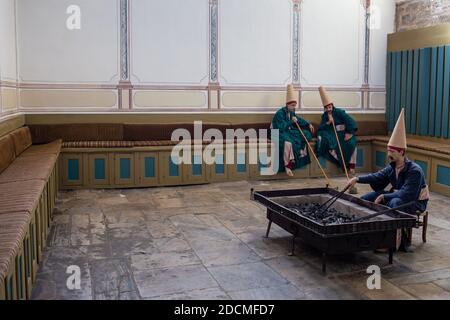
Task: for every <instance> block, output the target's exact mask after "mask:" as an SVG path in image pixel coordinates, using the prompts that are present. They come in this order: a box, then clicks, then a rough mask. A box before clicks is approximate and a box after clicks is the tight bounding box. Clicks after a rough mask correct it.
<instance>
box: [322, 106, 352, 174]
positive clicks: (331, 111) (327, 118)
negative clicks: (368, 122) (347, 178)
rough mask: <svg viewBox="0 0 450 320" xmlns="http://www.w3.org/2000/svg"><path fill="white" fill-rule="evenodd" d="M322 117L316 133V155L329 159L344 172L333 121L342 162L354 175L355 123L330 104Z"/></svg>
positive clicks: (343, 112)
mask: <svg viewBox="0 0 450 320" xmlns="http://www.w3.org/2000/svg"><path fill="white" fill-rule="evenodd" d="M326 107H328V109H327V110H326V111H325V112H324V113H323V115H322V121H321V122H320V126H319V130H318V132H317V137H318V141H317V154H318V155H319V156H322V157H325V158H327V159H329V160H330V161H331V162H333V163H335V164H336V165H338V166H339V167H341V168H342V170H344V168H343V166H342V157H341V152H340V150H339V146H338V143H337V141H336V134H335V132H334V128H333V121H334V125H335V127H336V132H337V135H338V137H339V142H340V144H341V148H342V153H343V156H344V162H345V165H346V167H347V168H348V169H350V173H352V174H354V170H355V166H356V137H355V132H356V130H358V127H357V125H356V122H355V121H354V120H353V118H352V117H350V116H349V115H348V114H347V113H346V112H345V111H344V110H342V109H339V108H336V107H334V105H333V104H332V103H331V104H330V105H328V106H326Z"/></svg>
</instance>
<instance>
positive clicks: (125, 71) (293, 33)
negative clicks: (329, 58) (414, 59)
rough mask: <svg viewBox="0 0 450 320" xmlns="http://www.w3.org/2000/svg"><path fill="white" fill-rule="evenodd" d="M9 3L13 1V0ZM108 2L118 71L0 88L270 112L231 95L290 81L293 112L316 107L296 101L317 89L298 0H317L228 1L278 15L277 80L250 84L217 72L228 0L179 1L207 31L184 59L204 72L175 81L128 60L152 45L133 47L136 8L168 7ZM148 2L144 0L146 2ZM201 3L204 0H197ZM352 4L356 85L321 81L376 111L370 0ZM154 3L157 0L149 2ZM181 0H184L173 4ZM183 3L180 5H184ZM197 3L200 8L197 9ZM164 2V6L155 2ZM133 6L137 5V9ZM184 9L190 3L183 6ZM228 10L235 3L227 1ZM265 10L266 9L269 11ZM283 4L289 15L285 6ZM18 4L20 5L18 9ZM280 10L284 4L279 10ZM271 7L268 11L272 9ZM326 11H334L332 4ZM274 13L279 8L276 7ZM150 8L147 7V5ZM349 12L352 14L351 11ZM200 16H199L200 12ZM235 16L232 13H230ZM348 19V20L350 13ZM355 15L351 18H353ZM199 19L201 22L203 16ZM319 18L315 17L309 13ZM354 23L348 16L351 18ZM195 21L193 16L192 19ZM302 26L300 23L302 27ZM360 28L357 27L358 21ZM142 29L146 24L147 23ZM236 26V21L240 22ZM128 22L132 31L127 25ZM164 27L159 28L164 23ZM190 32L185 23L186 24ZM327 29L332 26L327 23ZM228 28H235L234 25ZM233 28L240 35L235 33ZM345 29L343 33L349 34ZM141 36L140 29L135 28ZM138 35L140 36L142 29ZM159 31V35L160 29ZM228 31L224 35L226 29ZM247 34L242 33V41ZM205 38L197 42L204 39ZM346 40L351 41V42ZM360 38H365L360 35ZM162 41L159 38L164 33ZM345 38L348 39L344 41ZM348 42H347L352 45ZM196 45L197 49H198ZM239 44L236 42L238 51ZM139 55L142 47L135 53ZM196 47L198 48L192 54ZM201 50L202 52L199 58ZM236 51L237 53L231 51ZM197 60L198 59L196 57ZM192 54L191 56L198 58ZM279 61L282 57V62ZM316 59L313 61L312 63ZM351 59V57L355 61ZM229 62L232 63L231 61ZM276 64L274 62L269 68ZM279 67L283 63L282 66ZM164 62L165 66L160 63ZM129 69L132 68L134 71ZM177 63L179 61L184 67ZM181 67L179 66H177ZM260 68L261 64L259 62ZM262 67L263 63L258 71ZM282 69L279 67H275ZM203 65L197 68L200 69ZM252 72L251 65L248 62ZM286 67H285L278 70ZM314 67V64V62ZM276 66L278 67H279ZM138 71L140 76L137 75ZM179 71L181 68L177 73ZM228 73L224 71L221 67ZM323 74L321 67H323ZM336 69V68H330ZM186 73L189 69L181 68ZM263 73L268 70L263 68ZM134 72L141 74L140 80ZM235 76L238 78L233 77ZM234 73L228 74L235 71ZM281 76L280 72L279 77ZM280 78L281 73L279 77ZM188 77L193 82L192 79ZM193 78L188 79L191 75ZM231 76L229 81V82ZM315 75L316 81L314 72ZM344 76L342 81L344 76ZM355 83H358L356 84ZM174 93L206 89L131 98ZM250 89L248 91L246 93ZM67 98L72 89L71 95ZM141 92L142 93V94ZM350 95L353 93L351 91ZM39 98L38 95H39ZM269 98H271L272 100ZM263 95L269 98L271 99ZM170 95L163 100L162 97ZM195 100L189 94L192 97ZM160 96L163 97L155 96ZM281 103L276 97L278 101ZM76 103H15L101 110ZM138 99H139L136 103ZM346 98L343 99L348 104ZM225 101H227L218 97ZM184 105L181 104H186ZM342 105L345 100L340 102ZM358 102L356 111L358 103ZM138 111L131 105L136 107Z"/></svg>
mask: <svg viewBox="0 0 450 320" xmlns="http://www.w3.org/2000/svg"><path fill="white" fill-rule="evenodd" d="M14 1H15V0H14ZM116 1H117V2H115V4H116V5H117V7H116V8H117V42H118V45H117V74H116V75H114V76H113V78H111V80H110V81H109V82H108V83H98V82H82V81H80V82H64V81H58V82H47V81H38V80H36V81H34V80H33V82H31V81H19V82H14V81H0V88H1V87H8V88H17V89H19V90H17V92H18V101H19V106H20V100H19V98H20V92H21V90H22V91H23V90H42V91H47V92H50V91H52V90H55V91H57V90H74V91H76V90H80V91H82V90H97V91H99V92H100V91H104V90H114V91H115V93H116V95H117V103H116V105H115V106H112V107H108V108H109V109H108V112H115V111H118V112H133V111H137V112H147V113H148V112H155V113H157V112H168V113H170V112H182V111H186V112H197V111H198V112H224V113H226V112H229V111H230V110H234V111H239V112H272V111H273V110H276V109H277V108H278V107H279V106H278V105H276V106H265V105H264V103H261V104H259V105H258V103H256V102H255V103H253V102H251V103H253V105H254V107H248V106H246V105H245V103H243V105H242V106H239V103H238V100H236V99H237V98H236V97H239V96H240V95H245V96H246V99H248V101H257V97H261V96H263V95H264V92H272V94H274V95H276V96H280V97H281V96H284V92H285V84H286V83H288V82H292V83H294V85H295V88H296V90H297V91H298V94H299V101H300V103H299V111H300V112H302V111H305V112H311V113H317V112H319V113H320V112H322V110H321V108H315V107H312V108H311V107H305V106H303V104H302V103H303V100H304V99H303V98H304V97H303V95H304V94H307V95H308V94H310V93H314V94H316V93H317V90H318V86H317V85H316V84H315V83H312V85H309V84H308V82H307V81H304V78H303V75H302V72H303V71H304V68H305V62H304V61H303V60H302V59H303V58H302V54H303V53H304V50H305V48H304V43H303V41H302V40H303V39H302V38H301V36H302V35H303V33H304V32H310V31H308V30H305V26H304V25H303V19H304V18H305V16H304V10H303V8H304V5H305V3H307V4H308V5H311V3H312V4H313V5H315V4H314V3H315V1H316V0H282V1H284V2H281V1H280V6H274V7H273V8H272V7H270V5H271V4H270V2H266V3H265V4H262V2H251V0H249V1H250V2H248V3H247V7H245V6H244V5H241V2H235V3H234V4H233V5H235V6H236V8H237V7H239V8H243V9H245V8H247V9H248V10H250V9H251V8H253V9H252V10H254V7H252V5H253V4H255V3H257V4H258V5H263V6H265V7H264V8H263V9H262V11H260V13H261V17H262V18H261V17H259V18H258V19H257V20H255V21H256V22H258V23H259V22H261V21H263V20H264V19H265V18H264V15H266V16H269V17H273V15H274V14H275V15H276V16H277V17H282V18H283V19H277V21H278V20H279V22H277V23H275V28H276V29H277V34H281V35H282V36H283V39H284V38H286V41H284V40H283V41H282V42H281V44H282V46H281V47H280V46H279V49H280V52H282V53H283V59H280V61H281V60H284V62H281V63H278V62H276V61H275V62H274V63H268V64H267V67H268V68H270V67H274V68H273V69H274V70H275V72H274V74H275V76H276V78H277V80H276V81H266V80H271V79H270V77H266V78H268V79H264V81H261V82H260V83H257V82H255V83H253V82H252V81H248V82H245V81H239V80H240V78H239V75H240V73H239V72H237V73H236V72H230V73H229V75H230V77H231V78H232V79H229V78H228V74H226V75H225V76H226V77H227V78H225V77H224V75H223V71H224V70H223V64H222V63H223V55H222V50H223V46H224V42H223V37H222V36H223V35H222V32H223V27H224V26H223V19H221V14H223V7H224V6H225V5H229V3H230V1H227V0H222V1H219V0H202V2H201V3H202V4H198V5H197V2H192V3H191V4H194V5H195V6H194V7H195V8H194V9H192V6H190V5H189V6H188V7H186V10H191V9H192V12H191V13H193V14H197V11H198V10H204V11H202V12H203V13H201V16H200V15H199V17H201V20H202V22H201V23H202V25H203V22H204V28H205V29H202V34H203V32H205V31H206V36H202V37H196V38H194V40H195V41H193V44H192V45H193V46H198V45H200V43H203V45H202V48H204V50H205V52H203V51H202V52H201V56H202V58H201V59H202V60H201V61H197V62H195V63H194V66H192V65H191V67H193V68H194V67H196V66H197V65H198V64H199V63H202V61H204V65H203V64H202V72H203V71H204V75H203V73H201V74H200V73H195V75H192V74H191V75H190V76H189V77H187V78H186V79H187V80H188V81H180V82H179V83H177V82H173V81H172V80H171V79H175V80H176V76H175V75H174V76H172V77H171V78H170V77H169V78H170V79H169V80H170V81H167V82H164V81H158V82H156V81H155V82H153V81H147V80H148V79H146V77H145V74H148V73H149V72H150V73H151V72H154V70H153V69H152V70H150V69H149V68H147V67H146V66H148V63H146V62H145V61H146V60H145V59H141V61H144V64H139V65H136V64H133V63H135V62H136V57H135V53H136V50H143V49H146V50H153V49H152V47H151V46H146V45H145V39H146V38H145V37H144V38H142V37H141V39H140V44H139V46H138V47H136V42H135V41H136V35H135V33H134V32H135V31H136V28H138V27H139V26H140V22H139V23H138V22H136V21H137V20H136V18H140V20H139V21H144V22H145V21H146V18H145V15H143V16H141V17H139V13H142V9H143V8H147V9H148V8H156V9H161V8H162V9H163V11H162V12H165V13H166V14H170V12H169V13H167V10H165V8H164V7H159V6H156V7H152V6H147V3H150V1H152V0H135V1H131V0H116ZM147 1H148V2H147ZM196 1H197V0H196ZM203 1H204V2H203ZM356 1H357V2H358V4H361V5H362V6H363V8H364V10H362V7H361V10H360V11H359V13H358V15H359V17H360V21H359V24H358V26H354V27H352V26H350V24H347V25H348V26H349V27H348V28H347V29H346V30H350V29H353V28H354V29H355V30H356V29H358V35H357V37H358V38H357V39H353V36H349V39H350V40H351V41H358V42H359V43H358V46H360V48H359V49H358V50H359V51H360V55H358V59H357V60H358V70H359V71H358V72H359V74H358V79H356V81H355V82H356V83H353V84H348V85H347V84H343V85H340V84H339V82H338V81H336V83H335V84H334V85H331V86H326V87H327V90H328V91H330V93H331V94H332V93H333V92H336V93H338V94H341V95H342V94H345V93H352V94H358V96H360V97H361V98H360V101H361V102H360V105H359V106H357V107H354V102H353V98H352V99H350V100H352V102H351V104H352V106H351V107H349V109H350V110H351V111H352V112H354V111H355V110H361V111H369V110H370V109H373V111H374V112H381V111H382V110H383V109H382V108H380V106H381V95H382V94H384V91H385V89H384V87H382V86H376V87H374V86H373V85H371V84H370V82H371V81H372V80H371V79H372V76H371V71H370V68H372V67H373V66H374V65H378V64H379V62H375V63H374V62H373V61H371V60H370V59H371V47H373V46H374V45H373V44H372V45H371V42H370V41H371V37H372V33H371V30H370V19H371V16H370V6H371V5H372V4H373V1H374V0H359V1H358V0H356ZM153 3H154V4H155V3H156V2H153ZM174 3H176V1H175V0H173V2H172V5H174ZM180 3H183V4H184V2H180ZM186 5H187V4H186ZM202 5H204V7H202ZM161 6H163V4H161ZM136 8H137V9H136ZM189 8H191V9H189ZM233 8H234V7H233ZM271 8H272V9H271ZM278 8H281V9H280V10H279V12H278V13H276V12H272V11H274V10H275V9H278ZM287 8H289V13H287V12H286V10H288V9H287ZM19 9H20V7H19ZM225 9H226V10H227V14H228V16H227V18H228V22H227V26H232V21H233V20H231V19H230V17H231V16H230V15H229V14H231V12H232V10H230V7H226V8H225ZM285 9H286V10H285ZM351 9H352V10H351V11H352V12H353V13H354V14H356V9H355V7H354V6H353V5H352V6H351ZM271 10H272V11H271ZM330 10H333V8H331V9H330ZM280 11H281V12H280ZM153 12H154V11H153ZM353 16H354V15H353ZM205 17H206V18H205ZM233 18H234V16H233ZM352 19H353V18H352ZM355 19H356V16H355ZM203 20H205V21H203ZM316 20H317V21H319V19H316ZM239 21H243V23H244V22H245V19H240V20H239V19H238V20H237V24H238V25H237V26H236V30H239V27H240V26H239ZM352 21H353V20H352ZM197 22H198V21H197ZM308 26H310V27H311V26H314V24H313V23H312V24H309V25H308ZM308 26H307V27H308ZM363 26H364V27H363ZM147 27H148V25H147ZM200 27H201V28H203V26H194V27H193V29H192V30H198V29H200ZM241 27H242V26H241ZM133 28H134V30H132V29H133ZM164 28H166V27H164ZM140 30H141V31H142V32H144V33H145V32H146V30H148V28H147V29H146V28H144V26H142V28H141V29H140ZM189 30H190V29H189ZM331 30H332V29H331ZM255 31H256V32H255V33H254V34H255V35H254V36H255V37H260V36H261V35H258V33H257V31H258V28H257V27H255ZM233 32H234V29H233ZM237 33H239V32H238V31H237ZM249 34H250V38H251V37H253V34H252V33H249ZM349 34H350V33H349ZM141 35H142V33H141ZM144 36H145V34H144ZM161 36H162V37H163V36H164V35H161ZM228 36H230V34H228ZM247 38H249V37H246V38H245V39H247ZM203 39H204V42H203ZM352 39H353V40H352ZM363 39H364V41H363ZM163 40H164V39H163ZM350 40H349V41H350ZM342 41H347V40H346V39H342ZM376 44H377V42H375V45H376ZM353 47H354V46H353ZM202 50H203V49H202ZM237 50H239V48H238V49H237ZM196 52H197V51H193V52H190V54H193V53H196ZM141 53H142V51H141ZM197 53H198V52H197ZM254 54H255V55H257V54H259V52H255V53H254ZM194 56H197V57H198V54H197V55H196V54H194ZM203 56H204V57H203ZM237 57H239V56H238V55H237ZM203 59H204V60H203ZM233 59H236V57H234V56H233ZM197 60H198V59H197ZM232 62H233V60H230V62H229V63H232ZM285 62H286V63H285ZM317 63H318V62H315V63H314V64H315V65H316V64H317ZM355 63H356V62H355ZM231 65H232V64H231ZM274 65H275V66H274ZM285 66H286V67H285ZM137 67H138V68H140V71H139V70H137V69H136V68H137ZM163 67H164V66H163ZM133 68H134V71H133ZM183 68H184V65H183ZM183 68H181V69H183ZM264 68H265V67H264ZM264 68H262V69H264ZM281 68H282V69H281ZM160 69H161V70H163V71H165V70H164V68H160ZM173 69H174V70H172V71H173V72H175V71H177V72H179V71H178V70H176V68H173ZM203 69H204V70H203ZM250 69H251V70H253V69H255V68H250ZM285 69H286V70H285ZM318 69H320V66H318ZM280 70H281V71H280ZM136 71H138V75H136ZM263 71H264V72H265V73H263V75H264V74H267V72H269V71H268V70H263ZM141 72H142V74H141ZM184 72H185V73H186V70H185V71H184ZM227 72H228V71H227ZM322 72H323V71H322ZM336 72H337V71H336ZM187 74H189V72H187ZM269 74H270V73H269ZM141 75H144V77H143V78H142V77H141ZM236 75H237V76H236ZM235 76H236V78H235V79H234V77H235ZM284 76H286V77H287V78H283V77H284ZM199 77H203V78H202V79H201V80H200V82H197V81H196V79H197V78H199ZM326 77H327V75H326V73H325V72H324V74H323V78H324V79H326ZM281 78H283V79H281ZM191 80H192V81H191ZM194 80H195V81H194ZM235 80H236V81H235ZM319 80H321V79H320V78H319ZM347 82H348V81H347ZM358 82H359V83H361V85H359V83H358ZM162 91H164V92H173V93H174V94H178V93H179V92H180V91H184V92H189V93H193V92H196V91H197V92H199V91H202V92H205V101H206V102H205V103H203V102H202V103H201V104H199V103H193V104H192V106H189V101H186V102H185V103H184V105H182V106H172V107H169V108H168V107H165V106H164V105H162V106H161V107H159V106H158V105H157V104H155V103H153V102H152V101H150V102H151V103H149V106H148V107H147V106H145V105H144V104H145V103H144V104H142V103H136V101H134V99H133V98H134V97H135V96H136V95H137V96H138V97H140V99H141V100H140V101H141V102H142V101H149V100H148V99H150V98H152V97H153V95H151V94H150V95H145V94H146V92H162ZM230 92H233V93H236V94H235V95H234V96H233V99H234V100H233V103H232V105H233V106H231V107H230V106H226V105H224V101H223V97H224V96H225V97H227V96H228V97H230V96H232V95H230V94H229V93H230ZM252 94H254V96H252ZM71 96H73V95H71ZM190 96H192V95H189V94H188V95H186V97H190ZM372 96H373V97H376V99H377V100H376V101H374V104H372V103H371V101H370V98H371V97H372ZM142 97H145V98H142ZM352 97H353V95H352ZM40 99H41V98H40ZM158 99H160V96H158ZM271 99H272V98H271ZM271 99H269V100H268V101H272V100H271ZM169 100H170V99H169ZM193 100H194V101H195V100H196V99H193ZM160 101H162V100H160ZM280 101H281V100H280ZM75 102H76V101H75V100H74V108H72V109H70V108H66V107H64V108H58V110H56V109H57V108H55V107H50V108H47V107H45V106H37V107H26V106H25V107H22V108H21V110H24V111H27V112H40V111H46V110H47V111H49V112H77V111H79V112H98V111H99V110H102V111H104V110H105V109H101V108H100V109H99V108H94V107H88V106H86V107H79V106H78V107H75V105H76V103H75ZM138 102H139V101H138ZM349 103H350V102H349ZM225 104H226V101H225ZM186 105H188V106H187V107H186ZM344 107H345V106H344ZM358 108H359V109H358ZM135 109H137V110H135Z"/></svg>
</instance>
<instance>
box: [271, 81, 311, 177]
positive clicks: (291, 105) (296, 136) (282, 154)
mask: <svg viewBox="0 0 450 320" xmlns="http://www.w3.org/2000/svg"><path fill="white" fill-rule="evenodd" d="M296 106H297V100H296V96H295V94H294V90H293V86H292V85H289V86H288V89H287V98H286V106H284V107H281V108H280V109H279V110H278V111H277V112H276V113H275V115H274V117H273V119H272V125H271V128H272V129H278V130H279V139H280V140H279V162H278V163H279V169H278V172H282V171H285V172H286V174H287V175H289V176H293V175H294V174H293V172H292V170H295V169H299V168H302V167H304V166H306V165H307V164H309V163H310V162H311V160H310V158H309V152H308V146H307V144H306V142H305V138H304V137H303V136H302V134H301V133H300V131H299V129H298V127H297V125H296V123H297V124H298V126H299V127H300V128H301V130H302V132H303V134H304V135H305V137H306V139H308V141H310V140H311V139H312V135H311V132H314V127H313V126H312V125H311V124H310V123H309V122H307V121H306V120H304V119H302V118H300V117H297V116H296V115H295V107H296Z"/></svg>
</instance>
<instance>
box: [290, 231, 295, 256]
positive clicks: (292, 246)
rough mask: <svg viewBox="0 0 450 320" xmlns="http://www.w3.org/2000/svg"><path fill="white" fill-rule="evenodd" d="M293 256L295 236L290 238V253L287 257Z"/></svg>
mask: <svg viewBox="0 0 450 320" xmlns="http://www.w3.org/2000/svg"><path fill="white" fill-rule="evenodd" d="M293 255H295V236H292V243H291V252H289V256H293Z"/></svg>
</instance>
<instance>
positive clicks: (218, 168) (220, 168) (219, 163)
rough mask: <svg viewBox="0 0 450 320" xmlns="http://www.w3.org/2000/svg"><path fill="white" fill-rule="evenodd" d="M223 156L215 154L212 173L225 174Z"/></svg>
mask: <svg viewBox="0 0 450 320" xmlns="http://www.w3.org/2000/svg"><path fill="white" fill-rule="evenodd" d="M224 162H225V161H224V155H223V154H216V163H215V166H214V172H215V173H216V174H225V165H224Z"/></svg>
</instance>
